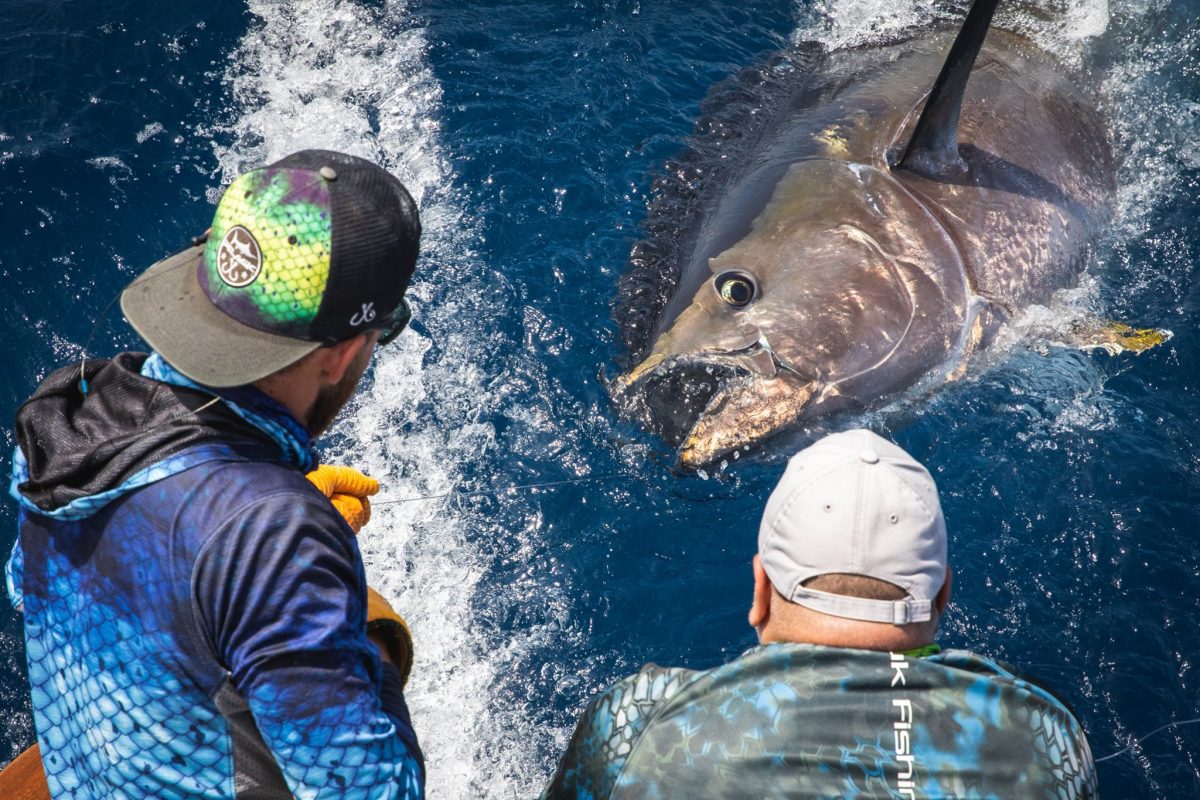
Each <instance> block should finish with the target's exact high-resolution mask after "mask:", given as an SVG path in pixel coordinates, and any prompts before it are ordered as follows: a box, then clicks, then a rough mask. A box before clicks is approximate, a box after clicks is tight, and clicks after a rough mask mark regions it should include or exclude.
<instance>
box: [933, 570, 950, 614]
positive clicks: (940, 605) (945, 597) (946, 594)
mask: <svg viewBox="0 0 1200 800" xmlns="http://www.w3.org/2000/svg"><path fill="white" fill-rule="evenodd" d="M951 578H952V573H951V572H950V568H949V567H946V582H945V583H943V584H942V588H941V589H938V593H937V597H935V598H934V599H933V602H934V604H935V605H936V606H937V612H938V615H939V616H940V615H941V613H942V612H943V611H945V610H946V605H947V604H948V603H949V602H950V584H951V583H953V581H952V580H951Z"/></svg>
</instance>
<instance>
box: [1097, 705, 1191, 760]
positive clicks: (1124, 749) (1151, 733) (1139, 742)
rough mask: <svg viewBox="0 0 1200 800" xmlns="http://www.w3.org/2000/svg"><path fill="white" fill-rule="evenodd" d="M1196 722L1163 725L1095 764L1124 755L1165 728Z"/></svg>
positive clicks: (1187, 721) (1188, 721) (1185, 721)
mask: <svg viewBox="0 0 1200 800" xmlns="http://www.w3.org/2000/svg"><path fill="white" fill-rule="evenodd" d="M1197 722H1200V717H1197V718H1196V719H1185V720H1181V721H1179V722H1168V723H1167V724H1166V725H1163V726H1162V727H1161V728H1155V729H1154V730H1152V731H1150V732H1149V733H1147V734H1146V735H1145V736H1141V737H1139V738H1137V739H1134V740H1133V741H1132V742H1130V743H1129V746H1128V747H1123V748H1121V749H1120V750H1118V751H1117V752H1115V753H1113V754H1112V755H1109V756H1105V757H1104V758H1097V759H1096V763H1097V764H1099V763H1100V762H1101V761H1108V760H1109V759H1110V758H1116V757H1117V756H1119V755H1121V754H1122V753H1124V752H1126V751H1128V750H1131V749H1132V748H1133V746H1134V745H1135V744H1141V743H1142V742H1144V741H1146V740H1147V739H1149V738H1150V737H1151V736H1153V735H1154V734H1156V733H1158V732H1159V731H1165V730H1166V729H1167V728H1173V727H1176V726H1178V727H1182V726H1184V725H1195V724H1196V723H1197Z"/></svg>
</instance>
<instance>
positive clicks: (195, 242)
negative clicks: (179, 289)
mask: <svg viewBox="0 0 1200 800" xmlns="http://www.w3.org/2000/svg"><path fill="white" fill-rule="evenodd" d="M206 241H208V232H207V231H205V232H204V233H203V234H201V235H200V236H193V237H192V244H191V246H192V247H199V246H200V245H202V244H204V243H205V242H206ZM181 252H182V251H181ZM188 263H189V262H180V263H179V264H177V265H175V266H174V267H172V268H171V269H169V270H163V271H162V272H159V273H157V274H155V275H150V276H149V278H156V277H160V276H162V275H166V274H168V273H171V272H174V271H175V270H176V269H179V268H180V267H184V266H187V265H188ZM146 280H147V276H146V274H145V273H143V274H141V275H139V276H138V277H137V278H135V279H134V280H133V281H132V282H131V283H130V284H129V285H128V286H126V287H125V288H124V289H121V290H119V291H118V292H117V293H116V294H115V295H113V298H112V300H109V301H108V305H106V306H105V307H104V309H103V310H102V311H101V312H100V316H98V317H96V321H95V323H93V324H92V332H91V333H89V334H88V338H87V341H86V342H84V344H83V350H82V352H81V353H80V356H79V392H80V393H81V394H83V395H86V394H87V393H88V382H87V378H86V377H84V371H85V370H86V368H87V354H88V350H90V349H91V348H92V340H93V339H95V338H96V333H97V332H98V331H99V330H100V325H101V323H103V322H104V320H105V319H107V318H108V312H109V311H111V310H112V307H113V303H115V302H117V301H118V300H120V299H121V295H122V294H124V293H125V291H126V290H128V289H132V288H133V287H134V286H137V285H138V284H140V283H144V282H145V281H146Z"/></svg>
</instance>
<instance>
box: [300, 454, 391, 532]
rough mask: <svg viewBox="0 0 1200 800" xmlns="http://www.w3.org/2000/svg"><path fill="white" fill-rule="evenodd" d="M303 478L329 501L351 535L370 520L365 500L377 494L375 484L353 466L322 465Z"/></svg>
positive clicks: (368, 501)
mask: <svg viewBox="0 0 1200 800" xmlns="http://www.w3.org/2000/svg"><path fill="white" fill-rule="evenodd" d="M304 477H306V478H308V479H309V480H310V481H312V485H313V486H316V487H317V489H319V490H320V491H321V494H323V495H325V496H326V497H328V498H329V502H331V503H333V507H334V508H336V509H337V510H338V513H339V514H341V515H342V518H343V519H344V520H346V524H347V525H349V526H350V528H351V529H352V530H353V531H354V532H355V533H358V532H359V531H360V530H362V526H363V525H366V524H367V520H369V519H371V501H370V500H368V499H367V498H368V497H369V496H370V495H373V494H375V493H376V492H378V491H379V481H377V480H375V479H374V478H371V477H368V476H367V475H363V474H362V473H361V472H359V471H358V470H356V469H354V468H353V467H335V466H333V465H332V464H322V465H321V466H319V467H317V468H316V469H314V470H313V471H312V472H310V473H308V474H307V475H305V476H304Z"/></svg>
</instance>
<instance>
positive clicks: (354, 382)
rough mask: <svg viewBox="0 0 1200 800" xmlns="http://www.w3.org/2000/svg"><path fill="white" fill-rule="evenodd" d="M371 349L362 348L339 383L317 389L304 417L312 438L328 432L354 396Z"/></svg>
mask: <svg viewBox="0 0 1200 800" xmlns="http://www.w3.org/2000/svg"><path fill="white" fill-rule="evenodd" d="M372 349H373V348H372V347H364V348H363V349H362V352H361V353H360V354H359V355H358V356H356V357H355V359H354V361H353V362H351V364H350V366H349V367H347V368H346V374H344V375H343V376H342V379H341V380H340V381H338V382H337V383H333V384H330V385H328V386H322V387H321V388H319V389H317V396H316V398H315V399H314V400H313V404H312V405H311V406H310V407H309V409H308V413H307V414H305V415H304V427H305V428H308V432H309V433H310V434H312V435H313V437H317V436H320V435H321V434H323V433H325V431H326V430H328V428H329V426H330V425H332V424H333V421H334V419H336V418H337V415H338V412H339V411H341V410H342V407H343V406H345V405H346V403H347V401H349V400H350V398H351V397H352V396H353V395H354V390H355V389H356V388H358V379H359V378H361V377H362V374H363V373H364V372H366V371H367V364H369V363H370V361H371V351H372Z"/></svg>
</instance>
